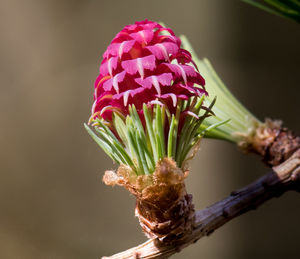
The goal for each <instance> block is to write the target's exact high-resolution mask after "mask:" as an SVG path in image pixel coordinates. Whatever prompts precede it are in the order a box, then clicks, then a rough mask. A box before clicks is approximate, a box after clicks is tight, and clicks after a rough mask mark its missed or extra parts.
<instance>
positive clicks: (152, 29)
mask: <svg viewBox="0 0 300 259" xmlns="http://www.w3.org/2000/svg"><path fill="white" fill-rule="evenodd" d="M180 46H181V41H180V39H179V38H178V37H176V36H175V35H174V33H173V31H172V30H171V29H169V28H165V27H163V26H161V25H160V24H158V23H156V22H151V21H148V20H144V21H141V22H136V23H135V24H133V25H127V26H125V27H124V29H123V30H121V31H120V32H119V33H118V34H117V35H116V37H115V38H114V39H113V40H112V42H111V44H110V45H109V46H108V48H107V50H106V51H105V53H104V54H103V60H102V62H101V66H100V74H99V75H98V77H97V79H96V82H95V92H94V99H95V102H94V104H93V107H92V114H93V117H94V118H95V117H102V118H103V119H105V120H107V121H110V120H111V118H112V112H113V111H119V112H121V113H122V114H124V115H127V114H128V106H129V105H132V104H134V105H135V107H136V109H137V111H138V112H139V111H141V110H142V105H143V103H146V104H148V105H150V106H151V105H152V104H153V101H154V102H155V100H158V101H160V102H162V103H164V104H165V105H166V106H167V108H168V109H169V111H170V112H171V113H175V110H176V105H177V101H178V99H182V100H187V99H188V98H189V97H191V96H201V95H203V94H207V93H206V91H205V89H204V84H205V81H204V79H203V77H202V76H201V75H200V74H199V72H198V71H197V67H196V65H195V63H194V62H193V60H192V58H191V54H190V53H189V52H188V51H186V50H184V49H182V48H180Z"/></svg>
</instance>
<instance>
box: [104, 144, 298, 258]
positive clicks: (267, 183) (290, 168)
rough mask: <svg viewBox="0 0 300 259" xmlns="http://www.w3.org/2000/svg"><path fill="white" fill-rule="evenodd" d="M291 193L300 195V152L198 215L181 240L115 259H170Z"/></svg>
mask: <svg viewBox="0 0 300 259" xmlns="http://www.w3.org/2000/svg"><path fill="white" fill-rule="evenodd" d="M289 190H296V191H298V192H300V149H298V150H297V151H296V152H295V153H294V154H293V155H292V156H291V157H290V158H289V159H287V160H286V161H285V162H283V163H282V164H280V165H278V166H275V167H273V171H272V172H270V173H268V174H266V175H264V176H262V177H261V178H259V179H258V180H257V181H255V182H253V183H252V184H249V185H247V186H246V187H244V188H242V189H239V190H237V191H233V192H232V193H231V195H230V196H228V197H227V198H225V199H224V200H221V201H219V202H217V203H215V204H213V205H211V206H210V207H207V208H205V209H203V210H199V211H197V212H196V214H195V220H194V225H193V230H192V231H191V233H189V234H187V235H184V236H183V237H182V238H181V239H177V240H174V242H172V243H167V244H166V243H164V242H161V241H159V240H158V239H150V240H148V241H147V242H145V243H143V244H141V245H139V246H137V247H134V248H131V249H128V250H126V251H124V252H121V253H118V254H115V255H113V256H111V257H103V258H112V259H121V258H122V259H125V258H132V259H138V258H167V257H169V256H171V255H172V254H174V253H177V252H179V251H180V250H182V249H183V248H185V247H187V246H188V245H190V244H192V243H195V242H196V241H198V240H199V239H200V238H202V237H204V236H207V235H209V234H211V233H212V232H213V231H214V230H216V229H218V228H219V227H221V226H222V225H224V224H225V223H227V222H228V221H230V220H231V219H233V218H235V217H237V216H239V215H241V214H243V213H246V212H248V211H250V210H253V209H256V208H257V207H258V206H260V205H261V204H263V203H264V202H266V201H267V200H269V199H271V198H274V197H278V196H280V195H282V194H283V193H284V192H286V191H289Z"/></svg>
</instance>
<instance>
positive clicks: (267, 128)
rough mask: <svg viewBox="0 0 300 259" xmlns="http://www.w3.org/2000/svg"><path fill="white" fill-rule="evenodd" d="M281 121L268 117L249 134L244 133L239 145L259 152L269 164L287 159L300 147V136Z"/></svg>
mask: <svg viewBox="0 0 300 259" xmlns="http://www.w3.org/2000/svg"><path fill="white" fill-rule="evenodd" d="M281 124H282V123H281V121H272V120H270V119H266V122H265V123H263V124H258V125H256V127H255V128H254V129H253V130H252V132H251V133H250V134H248V135H244V136H242V135H241V136H242V138H241V141H240V142H239V146H240V147H241V148H242V149H243V150H245V151H247V152H254V153H257V154H258V155H260V156H261V157H262V160H263V161H264V162H265V163H266V164H267V165H268V166H271V167H272V166H276V165H279V164H281V163H283V162H284V161H286V160H287V159H288V158H289V157H290V156H291V155H292V154H293V153H294V152H295V151H296V150H297V149H299V148H300V137H299V136H297V135H296V134H295V133H293V132H292V131H290V130H288V129H287V128H284V127H282V126H281Z"/></svg>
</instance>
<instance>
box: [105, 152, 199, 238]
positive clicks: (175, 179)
mask: <svg viewBox="0 0 300 259" xmlns="http://www.w3.org/2000/svg"><path fill="white" fill-rule="evenodd" d="M131 170H132V169H131V168H129V167H127V166H124V165H121V166H120V167H119V169H118V171H117V172H114V171H106V173H105V175H104V177H103V181H104V183H105V184H107V185H116V184H117V185H120V186H123V187H125V188H126V189H127V190H128V191H129V192H130V193H132V194H133V195H134V196H135V197H136V209H135V214H136V216H137V217H138V219H139V222H140V225H141V227H142V229H143V231H144V232H145V234H146V235H147V236H148V237H149V238H159V240H160V241H162V242H164V243H169V242H174V241H175V240H178V239H181V238H182V237H183V236H184V235H188V234H189V233H190V232H191V231H192V226H193V222H194V216H195V210H194V205H193V204H192V195H190V194H187V192H186V188H185V184H184V179H185V178H186V177H187V175H188V171H185V172H184V171H183V170H182V169H180V168H178V167H177V165H176V163H175V162H174V161H173V160H171V159H170V158H164V159H162V160H161V161H159V162H158V163H157V166H156V169H155V171H154V173H153V174H152V175H140V176H136V175H135V174H134V173H133V172H132V171H131Z"/></svg>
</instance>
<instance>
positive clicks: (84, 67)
mask: <svg viewBox="0 0 300 259" xmlns="http://www.w3.org/2000/svg"><path fill="white" fill-rule="evenodd" d="M145 18H148V19H151V20H155V21H163V22H164V23H166V24H167V25H168V26H170V27H171V28H172V29H173V30H174V31H175V33H176V34H185V35H186V36H187V37H188V38H189V39H190V41H191V43H192V45H193V47H194V48H195V49H196V50H197V53H198V55H199V56H200V57H208V58H209V59H210V60H211V62H212V63H213V65H214V67H215V69H216V70H217V71H218V73H219V75H220V76H221V77H222V79H223V80H224V81H225V83H226V84H227V85H228V87H229V89H230V90H231V91H232V92H233V93H234V94H235V95H236V96H237V97H238V98H239V99H240V100H241V101H242V102H243V103H244V104H245V105H246V106H247V107H248V108H249V109H250V110H251V111H252V112H253V113H254V114H255V115H256V116H257V117H258V118H260V119H263V118H264V117H267V116H268V117H272V118H281V119H282V120H283V121H284V122H285V125H287V126H288V127H290V128H291V129H293V130H295V131H296V132H299V131H300V122H299V94H300V89H299V82H300V80H299V72H300V69H299V68H300V52H299V46H300V44H299V40H300V37H299V33H300V31H299V29H300V26H299V25H298V24H296V23H295V22H293V21H289V20H286V19H283V18H280V17H276V16H273V15H270V14H267V13H265V12H263V11H261V10H258V9H256V8H253V7H251V6H248V5H246V4H244V3H242V2H241V1H239V0H227V1H220V0H186V1H180V0H164V1H162V0H160V1H157V0H152V1H144V0H126V1H114V0H110V1H100V0H99V1H87V0H86V1H75V0H73V1H71V0H69V1H66V0H63V1H58V0H57V1H38V0H27V1H22V0H7V1H3V0H2V1H1V2H0V35H1V40H0V75H1V79H0V80H1V85H0V118H1V122H0V172H1V174H0V258H3V259H17V258H20V259H21V258H22V259H35V258H46V259H50V258H51V259H66V258H72V259H76V258H99V257H100V256H103V255H111V254H114V253H116V252H120V251H122V250H124V249H127V248H129V247H132V246H135V245H137V244H139V243H141V242H143V241H145V240H146V238H145V237H144V235H143V234H142V233H141V230H140V228H139V225H138V222H137V219H136V218H135V217H134V211H133V210H134V199H133V197H131V196H130V195H129V194H128V192H127V191H125V190H123V189H122V188H119V187H115V188H111V187H107V186H105V185H104V184H103V183H102V181H101V178H102V175H103V173H104V171H105V170H106V169H113V168H116V165H113V164H112V162H111V161H110V159H109V158H108V157H107V156H106V155H105V154H104V152H103V151H102V150H100V148H99V147H98V146H97V145H96V144H95V143H94V142H93V141H92V140H91V138H90V137H89V136H88V134H87V133H86V132H85V130H84V128H83V123H84V122H86V121H87V120H88V118H89V116H90V108H91V105H92V102H93V101H92V92H93V82H94V79H95V78H96V76H97V72H98V66H99V64H100V61H101V55H102V53H103V52H104V50H105V48H106V47H107V45H108V44H109V43H110V41H111V39H112V38H113V37H114V35H115V34H116V33H117V32H118V31H119V30H120V29H121V28H122V27H123V26H124V25H126V24H130V23H133V22H134V21H136V20H142V19H145ZM200 72H201V71H200ZM267 171H268V169H267V168H266V167H264V166H263V164H262V163H261V162H260V161H259V158H258V157H256V156H255V155H247V156H245V155H244V154H241V153H240V152H239V151H238V150H237V148H236V147H235V146H233V145H231V144H229V143H224V142H219V141H214V140H204V141H203V144H202V148H201V150H200V152H199V153H198V155H197V157H196V159H195V160H194V161H193V163H192V165H191V174H190V176H189V179H188V180H187V186H188V190H189V192H190V193H192V194H193V195H194V202H195V205H196V208H197V209H200V208H204V207H205V206H208V205H210V204H212V203H214V202H216V201H218V200H220V199H222V198H224V197H225V196H227V195H228V194H229V193H230V192H231V191H232V190H233V189H236V188H239V187H242V186H243V185H245V184H247V183H250V181H253V180H254V179H256V178H257V177H259V176H260V175H262V174H264V173H265V172H267ZM299 218H300V199H299V194H297V193H292V192H290V193H287V194H285V195H284V196H283V197H280V198H279V199H273V200H271V201H269V202H268V203H266V204H264V205H263V206H262V207H261V208H259V209H258V210H257V211H253V212H250V213H248V214H247V215H243V216H241V217H239V218H237V219H234V220H233V221H231V222H230V223H228V224H226V225H225V226H224V227H222V228H221V229H219V230H217V231H216V232H215V233H213V234H212V235H211V236H209V237H206V238H203V239H201V240H200V241H199V242H198V243H197V244H195V245H192V246H190V247H188V248H186V249H184V250H183V251H182V252H181V253H180V254H177V255H175V256H174V258H208V259H211V258H231V259H234V258H272V259H275V258H295V257H297V255H299V241H300V240H299V231H300V223H299V222H300V221H299Z"/></svg>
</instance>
